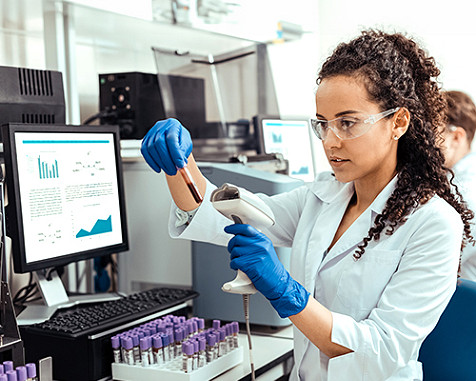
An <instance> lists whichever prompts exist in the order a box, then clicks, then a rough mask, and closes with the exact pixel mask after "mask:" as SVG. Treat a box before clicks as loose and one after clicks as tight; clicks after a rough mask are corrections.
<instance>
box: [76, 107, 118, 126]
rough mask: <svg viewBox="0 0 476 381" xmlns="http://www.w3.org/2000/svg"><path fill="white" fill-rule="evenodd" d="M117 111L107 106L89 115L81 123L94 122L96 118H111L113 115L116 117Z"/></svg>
mask: <svg viewBox="0 0 476 381" xmlns="http://www.w3.org/2000/svg"><path fill="white" fill-rule="evenodd" d="M117 115H118V113H117V111H113V110H111V109H109V108H105V109H104V110H101V111H99V112H98V113H96V114H94V115H91V116H90V117H89V118H87V119H86V120H85V121H84V122H83V124H90V123H92V122H94V121H95V120H96V119H101V118H111V117H115V118H117Z"/></svg>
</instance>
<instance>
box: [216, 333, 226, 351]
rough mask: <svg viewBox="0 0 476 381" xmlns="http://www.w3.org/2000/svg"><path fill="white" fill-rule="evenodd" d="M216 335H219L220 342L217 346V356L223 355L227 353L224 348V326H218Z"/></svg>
mask: <svg viewBox="0 0 476 381" xmlns="http://www.w3.org/2000/svg"><path fill="white" fill-rule="evenodd" d="M217 336H220V344H219V348H218V357H221V356H224V355H226V354H227V350H226V349H227V348H226V330H225V328H220V329H219V330H218V333H217Z"/></svg>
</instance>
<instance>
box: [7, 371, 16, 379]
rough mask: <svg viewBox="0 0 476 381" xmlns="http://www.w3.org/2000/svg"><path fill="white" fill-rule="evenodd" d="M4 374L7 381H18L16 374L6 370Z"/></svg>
mask: <svg viewBox="0 0 476 381" xmlns="http://www.w3.org/2000/svg"><path fill="white" fill-rule="evenodd" d="M5 374H6V375H7V380H8V381H18V377H17V372H15V371H14V370H7V371H6V372H5Z"/></svg>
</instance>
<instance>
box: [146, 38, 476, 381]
mask: <svg viewBox="0 0 476 381" xmlns="http://www.w3.org/2000/svg"><path fill="white" fill-rule="evenodd" d="M438 74H439V70H438V69H437V67H436V66H435V63H434V60H433V59H432V58H429V57H427V56H426V54H425V52H424V51H423V50H422V49H420V48H419V47H418V46H417V45H416V44H415V42H413V41H412V40H409V39H407V38H406V37H404V36H402V35H400V34H386V33H383V32H376V31H367V32H363V33H362V35H361V36H359V37H357V38H356V39H354V40H353V41H351V42H349V43H345V44H340V45H339V46H338V47H337V48H336V50H335V51H334V53H333V54H332V55H331V56H330V57H329V58H328V59H327V60H326V61H325V63H324V64H323V67H322V69H321V71H320V73H319V77H318V89H317V91H316V109H317V113H316V116H317V119H316V120H313V122H312V126H313V128H314V131H315V132H316V134H317V135H318V137H319V138H320V139H321V140H322V144H323V147H324V150H325V152H326V155H327V158H328V160H329V163H330V164H331V166H332V169H333V174H330V173H322V174H319V175H318V176H317V178H316V180H315V181H314V183H312V185H310V186H303V187H300V188H298V189H295V190H293V191H291V192H288V193H285V194H280V195H276V196H273V197H267V196H265V195H260V197H261V198H262V199H263V200H264V201H265V202H266V203H267V204H268V205H269V206H270V207H271V209H272V210H273V212H274V214H275V217H276V224H275V225H274V226H273V227H272V228H270V229H267V230H263V232H262V233H260V232H258V231H257V230H256V229H254V228H252V227H250V226H248V225H239V224H237V225H231V226H227V227H226V228H225V231H226V233H229V234H232V235H234V237H232V238H231V240H229V237H227V236H226V234H223V233H222V230H223V227H224V226H225V225H229V221H228V220H226V219H224V218H222V217H221V216H220V215H219V214H218V213H217V212H215V211H214V210H213V207H212V206H211V204H210V202H209V198H210V193H211V191H212V190H213V188H214V186H213V185H211V184H210V183H208V182H207V181H206V180H205V179H204V178H203V176H202V175H201V174H200V172H199V170H198V169H197V167H196V165H195V162H194V160H193V156H192V155H191V150H192V145H191V142H190V135H189V134H188V132H187V130H186V129H185V128H183V127H182V126H181V125H180V124H179V123H178V122H177V121H175V120H168V121H164V122H158V123H157V124H156V125H155V126H154V127H153V128H152V129H151V131H150V132H149V133H148V134H147V136H146V137H145V138H144V141H143V145H142V152H143V155H144V157H145V159H146V161H147V162H148V163H149V164H150V165H151V167H152V168H153V169H154V170H156V171H157V172H160V170H161V169H163V170H164V171H165V172H166V174H167V181H168V184H169V187H170V191H171V193H172V196H173V198H174V201H175V204H176V206H177V208H178V209H177V210H178V212H177V213H178V215H181V216H185V217H186V218H185V219H184V221H182V223H178V224H177V225H179V226H178V227H171V234H172V236H175V237H181V238H187V239H194V240H203V241H209V242H214V243H218V244H225V243H226V242H227V241H228V240H229V243H228V250H229V251H230V253H231V258H232V260H231V267H232V268H233V269H241V270H242V271H244V272H245V273H246V274H247V275H248V276H249V278H250V279H251V280H252V282H253V283H254V285H255V287H256V288H257V289H258V291H260V292H261V293H262V294H263V295H264V296H265V297H267V298H268V299H269V300H270V302H271V304H272V305H273V307H274V308H275V309H276V310H277V312H278V313H279V315H280V316H282V317H289V318H290V320H291V321H292V323H293V325H294V328H295V329H294V356H295V357H294V359H295V368H294V370H293V373H292V376H291V379H293V380H296V379H303V380H330V381H331V380H333V381H334V380H335V381H343V380H358V379H360V380H376V381H381V380H421V379H422V370H421V365H420V363H418V361H417V359H418V351H419V348H420V346H421V343H422V342H423V340H424V339H425V337H426V336H427V335H428V334H429V333H430V332H431V330H432V329H433V328H434V326H435V325H436V323H437V321H438V319H439V317H440V315H441V314H442V312H443V310H444V309H445V307H446V305H447V303H448V301H449V300H450V298H451V296H452V294H453V292H454V290H455V286H456V279H457V271H458V262H459V254H460V249H461V246H462V238H463V235H464V238H465V241H467V240H469V239H471V238H472V237H471V236H470V230H469V220H470V219H471V218H472V213H471V212H470V211H469V210H467V209H466V206H465V205H464V204H463V203H462V201H461V198H460V197H459V195H458V196H454V195H453V194H452V192H451V186H450V183H449V181H448V179H447V173H446V170H445V169H444V168H443V162H444V159H443V156H442V154H441V152H440V150H439V148H438V142H437V135H436V134H437V131H438V128H440V126H441V124H442V111H443V109H444V102H443V99H442V98H441V95H440V93H439V89H438V86H437V82H436V77H437V75H438ZM187 158H188V168H189V170H190V171H191V173H192V175H193V176H194V178H195V179H196V181H197V185H198V187H199V189H200V191H201V192H202V194H203V193H205V197H204V201H203V202H202V203H201V205H200V206H199V207H198V205H197V204H196V203H195V201H194V200H193V198H192V197H191V196H190V193H189V191H188V190H187V188H186V185H185V184H184V182H183V180H182V179H181V177H180V175H177V174H176V167H178V168H181V167H183V166H184V164H185V163H186V162H187ZM218 185H221V184H218ZM197 207H198V208H197ZM184 211H188V213H185V212H184ZM174 218H175V217H173V219H174ZM273 245H276V246H291V247H292V257H291V268H290V273H288V272H287V271H286V270H285V269H284V268H283V266H282V265H281V263H280V262H279V260H278V259H277V256H276V253H275V251H274V248H273Z"/></svg>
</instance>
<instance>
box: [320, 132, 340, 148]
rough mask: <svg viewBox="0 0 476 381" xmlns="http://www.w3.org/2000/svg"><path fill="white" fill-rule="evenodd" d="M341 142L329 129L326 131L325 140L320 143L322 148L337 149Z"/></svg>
mask: <svg viewBox="0 0 476 381" xmlns="http://www.w3.org/2000/svg"><path fill="white" fill-rule="evenodd" d="M341 142H342V140H341V139H339V138H338V137H337V135H336V134H335V132H334V130H332V129H331V128H329V129H328V130H327V134H326V138H325V139H324V140H323V141H322V144H323V145H324V148H332V147H339V146H340V144H341Z"/></svg>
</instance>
